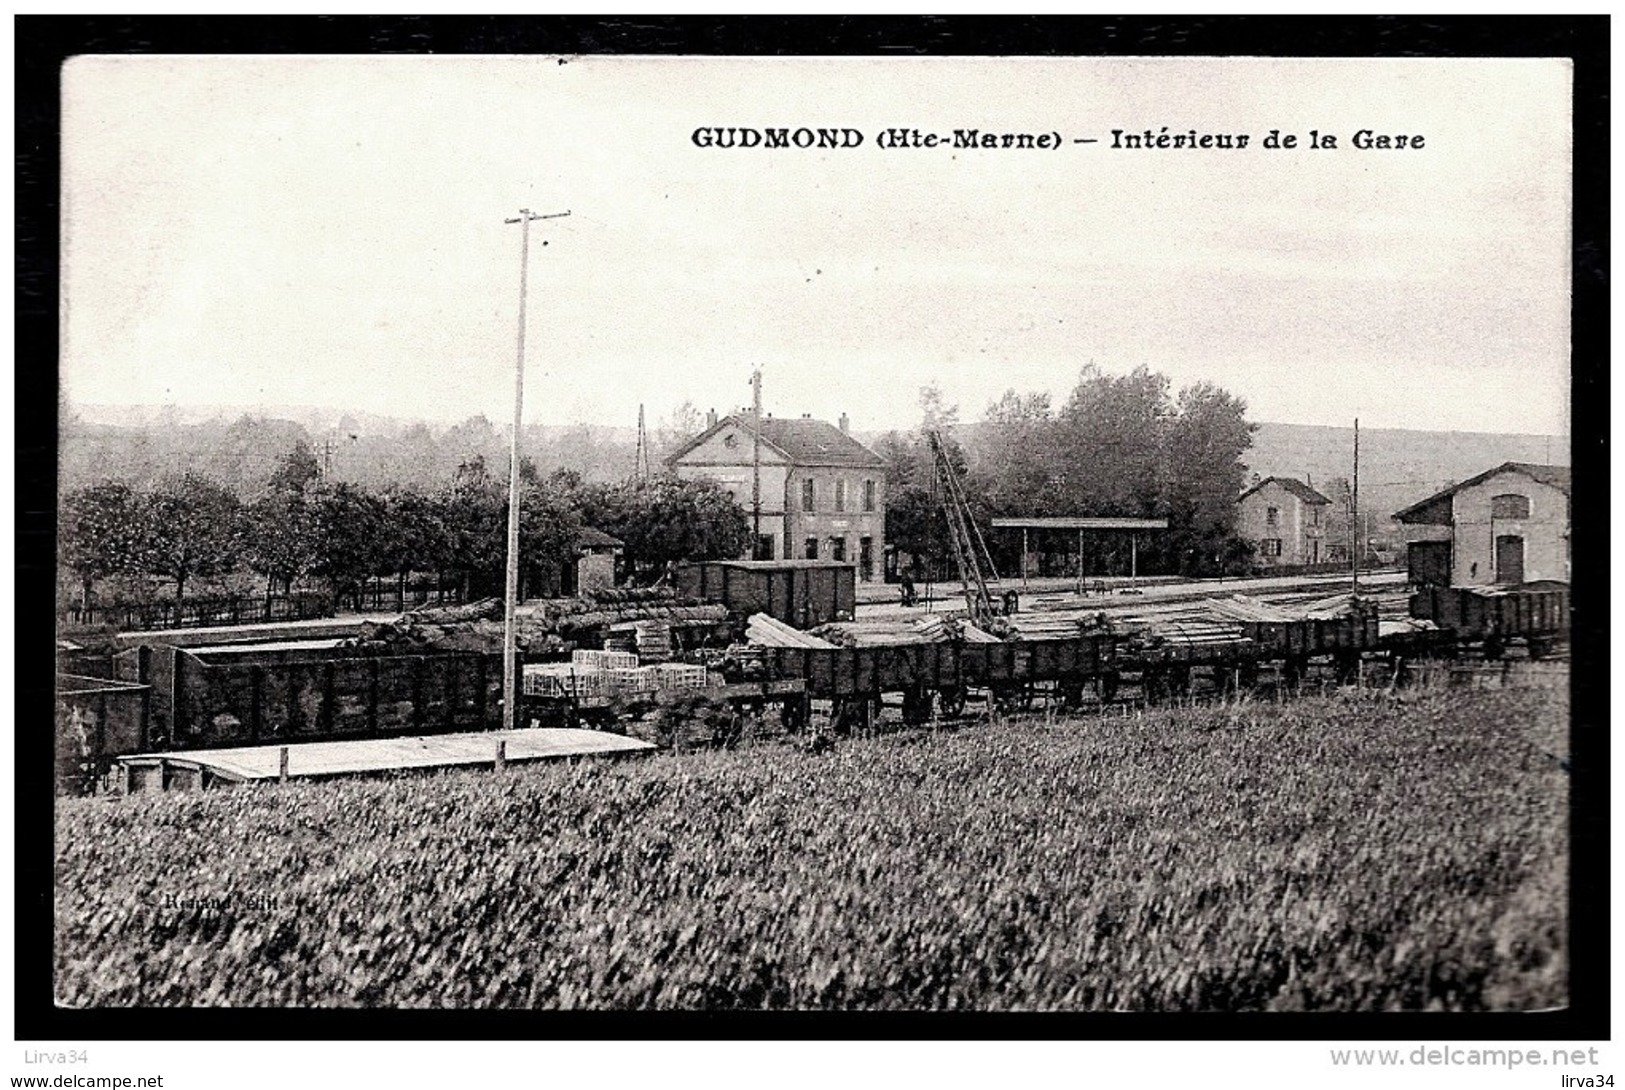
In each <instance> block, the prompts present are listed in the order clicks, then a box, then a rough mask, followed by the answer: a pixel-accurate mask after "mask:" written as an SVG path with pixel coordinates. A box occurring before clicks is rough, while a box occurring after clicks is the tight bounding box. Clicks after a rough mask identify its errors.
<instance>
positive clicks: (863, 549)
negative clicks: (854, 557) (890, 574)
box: [858, 537, 875, 583]
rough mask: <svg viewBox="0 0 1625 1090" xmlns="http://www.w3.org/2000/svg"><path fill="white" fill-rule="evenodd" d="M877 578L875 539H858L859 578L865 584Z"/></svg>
mask: <svg viewBox="0 0 1625 1090" xmlns="http://www.w3.org/2000/svg"><path fill="white" fill-rule="evenodd" d="M874 577H875V542H874V539H873V538H869V537H860V538H859V539H858V578H859V579H862V580H863V581H864V582H865V583H867V582H870V581H871V580H873V579H874Z"/></svg>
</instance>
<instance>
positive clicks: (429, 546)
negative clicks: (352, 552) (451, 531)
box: [379, 487, 451, 609]
mask: <svg viewBox="0 0 1625 1090" xmlns="http://www.w3.org/2000/svg"><path fill="white" fill-rule="evenodd" d="M381 498H382V500H383V504H384V520H385V523H386V524H387V526H388V532H387V533H386V534H385V535H384V536H383V539H382V541H381V542H380V550H379V553H380V555H379V560H380V563H381V564H382V571H381V573H380V574H388V575H394V576H395V602H396V608H397V609H405V608H406V577H407V576H408V575H410V574H411V573H412V572H414V571H432V572H436V573H439V572H441V571H443V570H444V569H445V568H446V567H447V565H448V564H449V563H450V560H451V556H450V553H451V546H450V541H449V539H448V536H447V533H446V525H445V518H444V515H443V513H442V511H441V507H440V503H439V501H438V500H437V499H436V498H435V497H433V496H430V495H428V494H427V493H425V492H423V491H422V490H420V489H417V488H411V487H396V488H393V489H390V490H389V491H386V492H385V493H384V494H383V496H382V497H381Z"/></svg>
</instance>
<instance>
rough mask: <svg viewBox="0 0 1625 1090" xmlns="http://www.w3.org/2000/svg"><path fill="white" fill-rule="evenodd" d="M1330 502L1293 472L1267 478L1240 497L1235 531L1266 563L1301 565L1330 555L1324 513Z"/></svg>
mask: <svg viewBox="0 0 1625 1090" xmlns="http://www.w3.org/2000/svg"><path fill="white" fill-rule="evenodd" d="M1331 504H1332V501H1331V500H1329V499H1327V498H1326V497H1325V496H1322V495H1321V494H1320V493H1319V492H1316V491H1315V490H1314V489H1313V488H1311V487H1309V486H1308V485H1306V484H1304V483H1303V482H1302V481H1299V480H1295V479H1293V478H1291V477H1266V478H1264V479H1263V480H1262V481H1259V482H1258V483H1257V484H1255V485H1253V486H1252V487H1251V488H1249V489H1248V490H1247V491H1245V492H1243V493H1242V494H1241V495H1240V496H1239V497H1237V499H1236V507H1237V512H1236V533H1237V534H1238V536H1240V537H1241V538H1242V540H1244V541H1250V542H1252V544H1253V559H1254V562H1255V563H1256V564H1257V565H1258V566H1259V567H1262V568H1281V567H1299V566H1302V565H1304V564H1320V563H1324V562H1325V561H1328V560H1330V559H1331V557H1330V556H1329V555H1328V554H1327V551H1326V512H1327V509H1328V508H1330V507H1331Z"/></svg>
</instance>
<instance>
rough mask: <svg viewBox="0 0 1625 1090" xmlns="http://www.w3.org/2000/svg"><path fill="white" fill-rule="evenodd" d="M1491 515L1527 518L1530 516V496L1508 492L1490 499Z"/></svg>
mask: <svg viewBox="0 0 1625 1090" xmlns="http://www.w3.org/2000/svg"><path fill="white" fill-rule="evenodd" d="M1490 517H1491V518H1498V519H1526V518H1528V517H1529V497H1528V496H1519V495H1515V494H1512V493H1508V494H1507V495H1505V496H1496V497H1495V498H1494V499H1492V500H1490Z"/></svg>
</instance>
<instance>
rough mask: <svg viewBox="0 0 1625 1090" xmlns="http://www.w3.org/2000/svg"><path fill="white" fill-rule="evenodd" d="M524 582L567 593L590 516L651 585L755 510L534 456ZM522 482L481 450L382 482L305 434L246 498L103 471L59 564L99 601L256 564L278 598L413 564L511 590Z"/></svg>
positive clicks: (358, 586)
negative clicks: (353, 469)
mask: <svg viewBox="0 0 1625 1090" xmlns="http://www.w3.org/2000/svg"><path fill="white" fill-rule="evenodd" d="M519 511H520V523H519V549H520V570H521V580H522V585H521V592H522V593H523V594H526V595H528V596H541V595H547V594H553V593H557V592H558V590H559V586H560V583H561V581H562V578H563V568H564V566H565V565H567V564H569V563H572V562H573V561H574V559H575V557H576V549H577V545H578V541H579V539H580V534H581V531H582V529H583V528H584V527H587V526H592V527H595V528H597V529H599V530H602V531H604V532H605V533H608V534H610V535H612V536H614V537H616V538H619V539H620V540H621V541H622V542H623V543H624V545H625V551H624V554H623V562H624V564H625V569H626V572H627V574H628V575H629V576H631V577H632V578H634V579H643V580H653V579H655V578H658V576H659V575H660V574H661V573H663V572H664V571H665V570H666V568H667V566H668V565H669V564H671V563H673V562H676V561H680V560H705V559H717V558H722V557H733V556H738V555H740V554H741V553H742V552H743V551H744V549H745V548H746V545H747V543H748V541H749V524H748V521H747V519H746V516H745V513H744V511H743V509H741V508H740V507H739V505H738V504H737V503H736V502H734V500H733V499H732V497H730V496H729V495H728V493H727V492H725V491H723V490H722V489H720V488H718V487H716V486H715V485H713V484H711V483H710V482H704V481H680V480H676V479H673V478H655V479H652V480H648V481H626V482H621V483H614V484H606V483H602V482H588V481H585V480H583V478H582V477H581V475H580V474H579V473H577V472H575V471H572V470H562V469H561V470H555V471H554V472H552V473H550V474H547V475H545V476H544V475H543V474H541V473H540V472H539V471H538V470H537V469H536V466H535V464H534V463H533V462H531V461H529V460H528V459H523V458H522V459H521V461H520V501H519ZM507 520H508V482H507V478H506V474H505V473H503V474H494V473H492V472H491V470H490V468H489V467H488V466H487V464H486V461H485V458H484V456H483V455H475V456H473V457H472V458H470V459H468V460H467V461H464V462H463V463H461V464H460V465H459V466H458V467H457V469H456V471H455V473H454V474H453V475H452V478H451V479H450V480H449V481H447V482H446V483H445V484H444V485H442V486H441V487H440V488H437V489H428V488H423V487H421V486H416V485H392V486H386V487H383V488H372V487H368V486H365V485H360V484H355V483H352V482H348V481H333V480H329V479H327V478H325V477H324V476H323V474H322V468H321V465H320V463H319V462H318V460H317V458H316V455H315V453H314V452H313V451H312V449H311V447H310V445H309V444H308V443H306V442H304V441H303V440H299V441H296V442H295V444H294V446H293V447H292V449H291V450H289V451H288V452H287V453H286V454H285V455H284V456H282V457H281V458H280V459H279V460H278V463H277V465H276V467H275V469H274V471H273V472H272V474H271V476H270V479H269V481H268V483H267V484H266V485H265V486H264V488H263V489H261V490H260V491H258V493H257V494H255V495H252V496H249V497H243V496H240V495H239V494H238V493H237V492H236V491H234V490H232V489H231V488H228V487H226V486H225V485H224V484H222V483H220V482H219V481H217V480H215V479H213V478H211V477H209V476H208V475H205V474H202V473H198V472H184V473H179V474H172V475H169V476H166V477H164V478H162V479H160V480H159V481H157V482H156V483H155V484H152V485H150V486H136V485H132V484H131V483H129V482H127V481H122V480H116V479H114V480H104V481H101V482H98V483H96V484H92V485H87V486H83V487H80V488H76V489H73V490H72V491H70V492H68V493H66V494H65V495H64V496H63V499H62V505H61V522H60V531H59V534H58V539H59V542H60V557H59V559H60V564H61V567H62V570H63V571H65V572H72V573H73V575H74V576H75V577H76V579H77V580H78V583H79V591H80V596H81V599H82V603H83V605H84V607H85V608H89V607H90V606H91V604H92V601H93V598H94V596H95V592H96V589H97V586H98V584H105V583H111V584H113V586H114V587H115V594H117V595H119V596H132V597H136V598H139V597H141V596H143V595H154V594H159V593H162V592H163V591H170V590H172V593H173V596H174V599H175V601H177V602H180V601H182V600H184V598H185V595H186V594H187V591H188V588H189V587H195V586H196V585H197V584H198V583H199V582H201V581H209V580H219V579H221V578H225V577H228V576H234V575H240V574H241V573H244V572H248V573H253V575H255V576H257V577H258V578H259V580H260V581H261V585H262V586H263V589H264V593H265V595H266V597H267V599H270V598H271V597H273V596H276V595H283V596H286V595H289V594H291V593H292V592H293V590H294V588H295V587H296V586H301V585H310V584H311V583H312V582H313V581H314V582H319V583H320V584H321V585H323V586H325V587H326V588H327V589H328V590H330V591H331V593H332V594H333V596H334V598H335V600H337V601H338V602H340V603H343V602H345V601H350V602H352V603H354V604H355V605H357V606H358V607H359V605H360V602H361V595H362V591H363V588H364V587H365V586H366V585H367V584H368V583H369V582H370V581H373V580H377V579H393V580H395V581H396V582H397V586H398V588H399V590H400V592H401V595H400V596H401V599H402V600H404V597H405V595H404V592H405V588H406V584H407V580H408V579H409V577H411V576H412V575H413V574H414V573H433V574H434V575H435V579H436V585H437V586H444V585H446V583H447V581H448V580H449V581H450V582H451V583H452V584H453V585H456V586H458V587H460V589H461V592H462V594H463V596H464V597H465V599H466V598H474V597H481V596H484V595H489V594H498V593H501V589H502V586H503V582H504V577H505V566H506V557H507Z"/></svg>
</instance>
